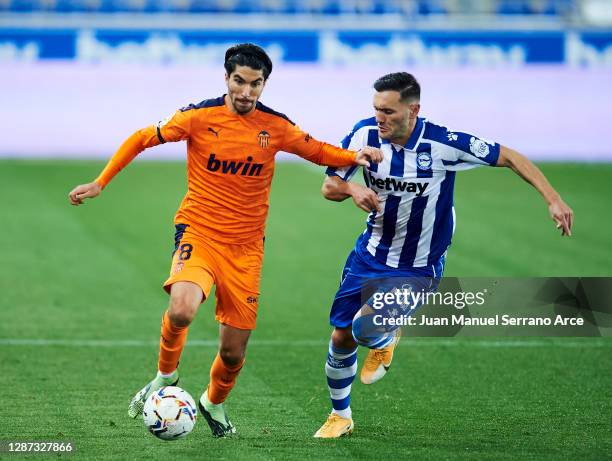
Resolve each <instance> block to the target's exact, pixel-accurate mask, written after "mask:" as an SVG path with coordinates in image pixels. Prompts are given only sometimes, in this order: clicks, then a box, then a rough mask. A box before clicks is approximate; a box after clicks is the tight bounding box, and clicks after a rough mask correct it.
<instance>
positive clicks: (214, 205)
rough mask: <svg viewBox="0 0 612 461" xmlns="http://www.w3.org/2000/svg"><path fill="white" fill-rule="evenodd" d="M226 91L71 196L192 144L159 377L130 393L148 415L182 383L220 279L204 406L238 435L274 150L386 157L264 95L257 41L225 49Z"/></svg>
mask: <svg viewBox="0 0 612 461" xmlns="http://www.w3.org/2000/svg"><path fill="white" fill-rule="evenodd" d="M225 71H226V74H225V81H226V84H227V94H226V95H223V96H221V97H219V98H216V99H207V100H205V101H202V102H201V103H199V104H195V105H194V104H190V105H189V106H187V107H184V108H182V109H180V110H178V111H177V112H176V113H175V114H174V115H172V116H171V117H169V118H167V119H166V120H163V121H161V122H159V123H158V124H157V125H153V126H149V127H147V128H143V129H141V130H139V131H137V132H135V133H134V134H133V135H132V136H130V137H129V138H128V139H127V140H126V141H125V142H124V143H123V145H122V146H121V147H120V148H119V150H118V151H117V152H116V153H115V155H114V156H113V157H112V158H111V160H110V161H109V162H108V164H107V165H106V167H105V168H104V170H103V171H102V173H101V174H100V175H99V176H98V177H97V178H96V179H95V181H94V182H92V183H89V184H83V185H80V186H77V187H76V188H74V189H73V190H72V191H71V192H70V194H69V198H70V202H71V203H72V204H73V205H80V204H82V203H83V199H85V198H93V197H96V196H98V195H99V194H100V193H101V192H102V190H103V189H104V187H105V186H106V185H107V184H108V183H109V181H110V180H111V179H112V178H113V177H114V176H115V175H116V174H117V173H119V171H121V169H122V168H124V167H125V166H126V165H128V163H130V161H131V160H133V159H134V157H136V155H138V154H139V153H140V152H142V151H143V150H144V149H146V148H148V147H153V146H157V145H159V144H163V143H165V142H171V141H172V142H174V141H182V140H186V141H187V185H188V190H187V194H186V195H185V198H184V199H183V201H182V203H181V205H180V207H179V209H178V211H177V213H176V216H175V219H174V223H175V227H176V235H175V251H174V254H173V258H172V266H171V269H170V276H169V278H168V279H167V280H166V282H165V283H164V289H165V290H166V291H167V292H168V293H169V294H170V304H169V307H168V309H167V310H166V312H165V313H164V315H163V319H162V327H161V339H160V345H159V362H158V372H157V375H156V377H155V378H154V379H153V380H152V381H151V382H150V383H148V384H147V385H146V386H145V387H143V388H142V389H141V390H140V391H139V392H138V393H136V395H135V396H134V397H133V398H132V400H131V402H130V405H129V408H128V414H129V415H130V416H131V417H133V418H135V417H136V416H138V415H139V414H141V413H142V409H143V407H144V402H145V400H146V398H147V397H148V396H149V395H150V394H151V393H152V392H154V391H156V390H158V389H159V388H161V387H163V386H168V385H173V384H176V383H177V382H178V370H177V367H178V363H179V359H180V356H181V352H182V350H183V347H184V344H185V341H186V339H187V330H188V327H189V324H190V323H191V321H192V320H193V319H194V317H195V315H196V313H197V311H198V308H199V307H200V304H201V303H203V302H204V300H205V299H206V298H207V297H208V295H209V294H210V290H211V288H212V286H213V285H216V298H217V303H216V319H217V321H218V322H219V324H220V325H219V336H220V345H219V351H218V354H217V356H216V358H215V360H214V362H213V364H212V367H211V370H210V383H209V385H208V387H207V388H206V390H205V391H204V393H203V395H202V396H201V398H200V400H199V404H198V406H199V408H200V411H201V412H202V414H203V415H204V417H205V419H206V421H207V422H208V424H209V426H210V428H211V430H212V433H213V435H214V436H216V437H224V436H227V435H230V434H233V433H235V432H236V429H235V427H234V426H233V424H232V423H231V422H230V421H229V419H228V418H227V414H226V412H225V409H224V407H223V402H224V401H225V399H226V398H227V396H228V394H229V392H230V391H231V390H232V388H233V387H234V384H235V382H236V378H237V376H238V374H239V373H240V370H241V368H242V366H243V364H244V357H245V350H246V346H247V342H248V339H249V336H250V334H251V330H253V329H254V328H255V321H256V317H257V307H258V299H259V282H260V275H261V266H262V258H263V239H264V229H265V221H266V217H267V214H268V206H269V193H270V184H271V181H272V176H273V174H274V156H275V154H276V153H277V152H278V151H280V150H283V151H287V152H292V153H295V154H297V155H299V156H300V157H302V158H304V159H306V160H309V161H311V162H313V163H316V164H319V165H328V166H332V167H342V166H350V165H369V163H368V162H369V161H372V162H379V161H380V160H381V159H382V154H381V153H380V151H379V150H378V149H374V148H364V149H362V150H360V151H359V152H352V151H348V150H343V149H340V148H337V147H334V146H331V145H329V144H326V143H323V142H320V141H317V140H315V139H314V138H312V137H311V136H310V135H308V134H307V133H305V132H303V131H302V130H300V129H299V128H298V127H297V126H296V125H295V124H293V122H291V121H290V120H289V119H288V118H287V117H286V116H285V115H283V114H281V113H278V112H275V111H274V110H272V109H270V108H269V107H266V106H264V105H263V104H261V103H260V102H259V101H258V100H259V97H260V96H261V93H262V91H263V89H264V87H265V84H266V81H267V79H268V76H269V75H270V72H271V71H272V62H271V61H270V58H269V57H268V55H267V54H266V53H265V51H264V50H263V49H262V48H260V47H258V46H256V45H253V44H241V45H236V46H233V47H231V48H229V49H228V50H227V52H226V54H225Z"/></svg>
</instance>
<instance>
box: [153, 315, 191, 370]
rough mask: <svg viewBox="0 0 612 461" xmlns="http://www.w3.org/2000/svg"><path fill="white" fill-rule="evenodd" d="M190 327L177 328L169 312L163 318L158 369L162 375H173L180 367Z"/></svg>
mask: <svg viewBox="0 0 612 461" xmlns="http://www.w3.org/2000/svg"><path fill="white" fill-rule="evenodd" d="M188 330H189V327H175V326H174V325H172V323H171V322H170V317H168V311H166V312H164V316H163V318H162V327H161V338H160V340H159V361H158V364H157V366H158V368H159V371H161V372H162V373H172V372H173V371H174V370H176V368H177V367H178V363H179V359H180V358H181V352H183V347H184V346H185V341H186V340H187V331H188Z"/></svg>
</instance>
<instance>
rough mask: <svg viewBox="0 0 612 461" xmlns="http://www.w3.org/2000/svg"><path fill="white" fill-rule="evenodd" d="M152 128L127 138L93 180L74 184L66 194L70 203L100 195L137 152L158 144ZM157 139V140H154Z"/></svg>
mask: <svg viewBox="0 0 612 461" xmlns="http://www.w3.org/2000/svg"><path fill="white" fill-rule="evenodd" d="M156 137H157V136H156V134H155V131H154V128H153V127H151V128H143V129H142V130H138V131H137V132H136V133H134V134H132V135H131V136H130V137H129V138H127V139H126V140H125V141H124V143H123V144H122V145H121V147H120V148H119V150H117V152H116V153H115V155H113V156H112V157H111V159H110V160H109V161H108V163H107V164H106V166H105V167H104V170H102V173H100V175H99V176H98V177H97V178H96V179H95V180H94V181H93V182H90V183H87V184H81V185H79V186H76V187H75V188H74V189H72V190H71V191H70V193H69V194H68V198H69V199H70V203H71V204H72V205H76V206H78V205H82V204H83V199H86V198H94V197H97V196H98V195H100V193H101V192H102V190H103V189H104V188H105V187H106V185H107V184H108V183H109V182H110V180H111V179H113V177H115V175H116V174H117V173H119V172H120V171H121V170H122V169H123V168H125V167H126V166H127V165H128V164H129V163H130V162H131V161H132V160H133V159H134V157H136V156H137V155H138V154H140V153H141V152H142V151H143V150H145V149H146V148H147V147H149V146H152V145H156V144H159V140H156V139H155V138H156ZM156 141H157V142H156Z"/></svg>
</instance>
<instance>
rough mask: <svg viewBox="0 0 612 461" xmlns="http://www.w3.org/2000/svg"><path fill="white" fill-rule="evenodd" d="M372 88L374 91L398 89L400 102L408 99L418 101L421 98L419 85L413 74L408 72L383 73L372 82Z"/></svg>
mask: <svg viewBox="0 0 612 461" xmlns="http://www.w3.org/2000/svg"><path fill="white" fill-rule="evenodd" d="M374 89H375V90H376V91H398V92H399V94H400V101H402V102H406V101H408V100H413V101H414V102H418V101H419V100H420V98H421V85H419V82H417V80H416V78H414V75H412V74H409V73H408V72H394V73H392V74H387V75H383V76H382V77H380V78H379V79H378V80H376V81H375V82H374ZM411 102H412V101H411Z"/></svg>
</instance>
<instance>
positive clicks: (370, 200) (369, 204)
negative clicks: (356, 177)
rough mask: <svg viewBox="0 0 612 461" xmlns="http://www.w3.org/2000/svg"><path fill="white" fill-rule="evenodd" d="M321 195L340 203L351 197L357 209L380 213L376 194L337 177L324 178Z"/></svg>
mask: <svg viewBox="0 0 612 461" xmlns="http://www.w3.org/2000/svg"><path fill="white" fill-rule="evenodd" d="M321 193H322V194H323V197H325V198H326V199H327V200H331V201H334V202H342V201H344V200H346V199H347V198H349V197H351V198H352V199H353V202H355V205H356V206H357V208H361V209H362V210H363V211H365V212H367V213H370V212H372V211H380V201H379V199H378V195H376V192H374V191H373V190H372V189H370V188H368V187H365V186H362V185H360V184H355V183H354V182H350V181H344V180H343V179H341V178H339V177H338V176H328V177H326V178H325V181H324V182H323V187H322V188H321Z"/></svg>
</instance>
